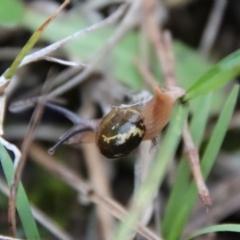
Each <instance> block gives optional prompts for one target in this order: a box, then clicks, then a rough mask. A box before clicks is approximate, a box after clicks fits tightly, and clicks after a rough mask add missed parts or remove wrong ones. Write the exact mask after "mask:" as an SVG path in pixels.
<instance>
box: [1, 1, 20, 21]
mask: <svg viewBox="0 0 240 240" xmlns="http://www.w3.org/2000/svg"><path fill="white" fill-rule="evenodd" d="M23 16H24V6H23V3H22V2H21V1H19V0H1V1H0V25H1V24H2V25H13V24H17V23H18V22H19V21H21V20H22V18H23Z"/></svg>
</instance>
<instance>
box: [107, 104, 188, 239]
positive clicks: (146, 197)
mask: <svg viewBox="0 0 240 240" xmlns="http://www.w3.org/2000/svg"><path fill="white" fill-rule="evenodd" d="M187 110H188V109H187V108H186V107H185V106H181V105H178V106H177V108H176V109H175V111H174V114H173V118H172V121H171V124H170V126H169V128H168V131H167V134H166V136H165V138H164V141H163V144H162V146H161V150H160V151H159V153H158V155H157V157H156V159H155V162H154V164H153V166H152V168H151V170H150V172H149V175H148V177H147V179H146V181H145V182H144V183H143V185H142V186H141V187H140V189H139V191H137V193H136V195H135V198H134V203H133V204H132V208H130V211H129V213H128V214H127V215H126V217H125V219H124V221H123V222H122V223H121V224H120V226H119V227H118V229H117V230H116V231H115V234H114V235H113V237H112V239H114V240H125V239H127V238H128V237H129V234H130V233H131V231H132V229H134V226H136V224H137V221H138V219H139V218H140V217H141V214H142V211H143V209H145V207H146V205H147V204H148V203H149V201H150V199H151V198H152V196H153V195H154V194H155V192H156V191H157V189H158V187H159V185H160V184H161V182H162V181H163V178H164V176H165V173H166V169H167V166H168V164H169V160H170V159H172V158H173V156H174V154H175V151H176V148H177V145H178V143H179V141H180V136H181V133H182V128H183V124H184V122H185V120H186V117H187V112H188V111H187Z"/></svg>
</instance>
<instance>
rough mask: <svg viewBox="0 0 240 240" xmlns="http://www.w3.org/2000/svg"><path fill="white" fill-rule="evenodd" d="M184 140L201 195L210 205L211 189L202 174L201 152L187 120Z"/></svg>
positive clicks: (203, 200)
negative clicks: (195, 143) (193, 138)
mask: <svg viewBox="0 0 240 240" xmlns="http://www.w3.org/2000/svg"><path fill="white" fill-rule="evenodd" d="M183 140H184V149H185V154H186V156H187V158H188V160H189V163H190V167H191V170H192V173H193V176H194V179H195V182H196V184H197V188H198V193H199V196H200V198H201V200H202V202H203V203H204V204H205V206H209V205H211V204H212V202H211V199H210V196H209V191H208V189H207V187H206V185H205V182H204V179H203V176H202V172H201V167H200V161H199V154H198V151H197V149H196V147H195V145H194V143H193V140H192V136H191V134H190V130H189V127H188V124H187V122H186V123H185V125H184V129H183Z"/></svg>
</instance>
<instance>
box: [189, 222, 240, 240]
mask: <svg viewBox="0 0 240 240" xmlns="http://www.w3.org/2000/svg"><path fill="white" fill-rule="evenodd" d="M215 232H236V233H240V225H239V224H220V225H215V226H211V227H207V228H204V229H201V230H199V231H197V232H195V233H194V234H193V235H192V236H190V237H188V238H186V239H185V240H190V239H193V238H194V237H197V236H200V235H203V234H206V233H215Z"/></svg>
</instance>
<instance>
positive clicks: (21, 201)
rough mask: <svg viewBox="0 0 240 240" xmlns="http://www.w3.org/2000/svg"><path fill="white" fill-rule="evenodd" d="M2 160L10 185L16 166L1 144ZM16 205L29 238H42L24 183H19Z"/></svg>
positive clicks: (0, 158)
mask: <svg viewBox="0 0 240 240" xmlns="http://www.w3.org/2000/svg"><path fill="white" fill-rule="evenodd" d="M0 161H1V164H2V167H3V171H4V175H5V177H6V179H7V183H8V185H9V186H10V185H11V184H12V179H13V174H14V167H13V163H12V160H11V158H10V157H9V155H8V153H7V151H6V149H5V148H4V147H3V146H2V145H1V144H0ZM16 207H17V211H18V214H19V217H20V219H21V223H22V226H23V229H24V232H25V235H26V237H27V239H29V240H35V239H36V240H40V236H39V233H38V229H37V225H36V222H35V220H34V218H33V215H32V211H31V209H30V205H29V202H28V199H27V195H26V193H25V191H24V188H23V186H22V184H21V183H20V184H19V188H18V192H17V198H16Z"/></svg>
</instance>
